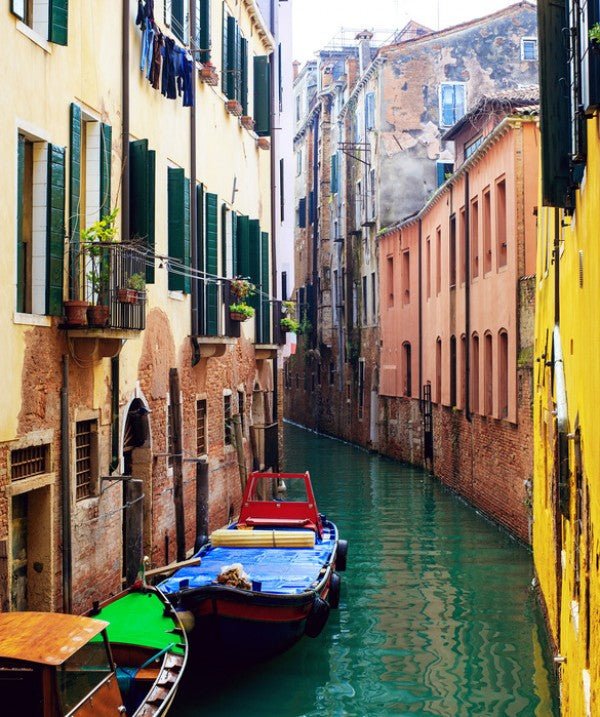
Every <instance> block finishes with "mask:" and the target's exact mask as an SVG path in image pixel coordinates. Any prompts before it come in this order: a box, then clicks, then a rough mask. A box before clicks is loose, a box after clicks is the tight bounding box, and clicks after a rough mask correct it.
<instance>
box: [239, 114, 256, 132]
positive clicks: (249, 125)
mask: <svg viewBox="0 0 600 717" xmlns="http://www.w3.org/2000/svg"><path fill="white" fill-rule="evenodd" d="M240 123H241V125H242V127H244V128H245V129H249V130H251V131H252V130H253V129H254V120H253V119H252V117H251V116H250V115H243V116H242V117H240Z"/></svg>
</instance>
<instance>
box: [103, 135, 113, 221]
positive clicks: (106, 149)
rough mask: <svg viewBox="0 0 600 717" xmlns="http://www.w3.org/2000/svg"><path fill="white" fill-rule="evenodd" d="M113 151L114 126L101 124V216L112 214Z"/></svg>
mask: <svg viewBox="0 0 600 717" xmlns="http://www.w3.org/2000/svg"><path fill="white" fill-rule="evenodd" d="M111 152H112V127H111V126H110V125H109V124H104V123H102V124H100V218H102V217H105V216H106V215H107V214H110V212H111V209H112V206H111V197H110V167H111Z"/></svg>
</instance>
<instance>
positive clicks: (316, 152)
mask: <svg viewBox="0 0 600 717" xmlns="http://www.w3.org/2000/svg"><path fill="white" fill-rule="evenodd" d="M319 118H320V112H315V117H314V120H313V190H312V191H313V202H312V210H313V211H312V220H313V256H312V264H313V266H312V297H311V299H312V301H311V304H312V312H311V313H312V316H311V323H312V325H313V332H312V334H313V341H312V343H313V346H315V345H316V336H317V318H318V315H319V310H318V306H317V300H318V292H317V282H318V276H319V262H318V255H317V252H318V247H319V223H318V221H317V201H318V195H317V192H318V189H319V178H318V171H319Z"/></svg>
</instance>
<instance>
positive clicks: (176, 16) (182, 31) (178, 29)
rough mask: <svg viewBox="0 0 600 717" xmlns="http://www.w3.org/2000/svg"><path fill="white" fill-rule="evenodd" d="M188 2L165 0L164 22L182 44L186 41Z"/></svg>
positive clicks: (183, 0) (187, 0) (185, 0)
mask: <svg viewBox="0 0 600 717" xmlns="http://www.w3.org/2000/svg"><path fill="white" fill-rule="evenodd" d="M188 3H189V0H165V23H166V24H167V25H169V26H170V27H171V30H172V31H173V34H174V35H175V37H177V39H178V40H180V42H183V44H184V45H187V42H188V25H189V23H188V21H189V7H188Z"/></svg>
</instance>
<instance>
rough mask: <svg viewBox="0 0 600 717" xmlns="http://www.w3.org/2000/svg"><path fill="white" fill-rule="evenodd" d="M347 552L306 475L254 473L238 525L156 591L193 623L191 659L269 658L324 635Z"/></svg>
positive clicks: (216, 535) (216, 534)
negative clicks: (215, 656)
mask: <svg viewBox="0 0 600 717" xmlns="http://www.w3.org/2000/svg"><path fill="white" fill-rule="evenodd" d="M347 550H348V544H347V542H346V541H345V540H340V539H339V537H338V530H337V527H336V526H335V524H334V523H332V522H331V521H330V520H328V519H327V517H326V516H325V515H321V514H320V513H319V512H318V510H317V504H316V501H315V497H314V493H313V489H312V485H311V481H310V475H309V473H308V472H306V473H264V472H253V473H251V474H250V475H249V477H248V482H247V485H246V488H245V491H244V495H243V498H242V507H241V511H240V515H239V519H238V520H237V522H235V523H233V524H231V525H229V526H228V527H227V528H222V529H220V530H217V531H215V532H213V533H212V534H211V536H210V540H209V542H207V543H206V544H205V545H204V546H202V547H201V548H200V550H199V551H198V552H197V553H196V556H195V557H197V558H199V559H200V563H199V564H196V565H194V566H191V567H184V568H182V569H181V570H178V571H177V572H175V573H174V574H173V575H172V576H171V577H169V578H167V579H166V580H163V581H162V582H161V583H160V584H159V585H158V588H159V590H161V591H162V592H163V593H164V594H165V595H166V596H167V597H168V599H169V601H170V602H172V604H173V605H174V606H175V608H176V610H177V611H178V612H180V614H184V615H185V618H186V620H187V624H188V625H190V626H191V625H193V629H192V630H191V632H190V642H191V643H192V654H193V652H194V650H197V651H198V652H196V656H198V655H199V654H201V653H202V652H206V648H207V647H209V648H210V652H211V659H212V656H213V654H214V653H215V650H216V649H218V651H219V652H220V653H221V654H224V655H227V656H228V657H227V659H235V657H236V655H237V656H241V655H243V654H247V652H246V651H247V650H250V651H251V653H252V656H253V658H268V657H271V656H273V655H276V654H278V653H280V652H283V651H284V650H286V649H287V648H289V647H291V646H292V645H293V644H294V643H295V642H296V641H297V640H299V639H300V638H301V637H302V636H303V635H305V634H306V635H308V636H309V637H317V635H319V634H320V632H321V631H322V629H323V627H324V626H325V624H326V622H327V619H328V616H329V610H330V608H337V607H338V605H339V599H340V583H341V580H340V576H339V571H342V570H345V568H346V555H347ZM186 620H184V622H186Z"/></svg>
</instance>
